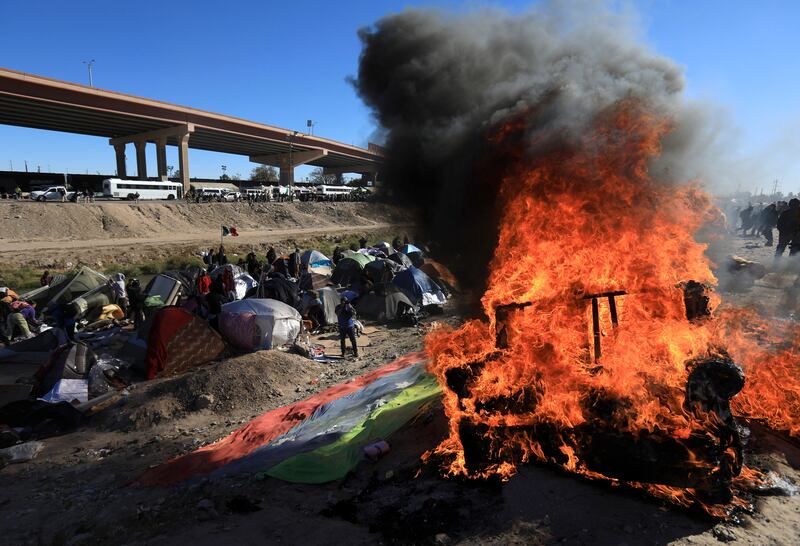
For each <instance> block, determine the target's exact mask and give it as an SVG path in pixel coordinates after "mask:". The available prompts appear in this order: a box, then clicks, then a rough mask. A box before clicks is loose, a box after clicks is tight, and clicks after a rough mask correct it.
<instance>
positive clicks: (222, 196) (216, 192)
mask: <svg viewBox="0 0 800 546" xmlns="http://www.w3.org/2000/svg"><path fill="white" fill-rule="evenodd" d="M198 191H199V193H200V197H202V198H203V199H209V200H212V201H216V200H220V201H236V194H235V193H232V192H229V191H228V190H224V189H221V188H200V189H199V190H198Z"/></svg>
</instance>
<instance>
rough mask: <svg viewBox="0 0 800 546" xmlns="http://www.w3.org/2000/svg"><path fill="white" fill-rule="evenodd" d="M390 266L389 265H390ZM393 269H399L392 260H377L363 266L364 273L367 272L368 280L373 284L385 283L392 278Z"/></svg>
mask: <svg viewBox="0 0 800 546" xmlns="http://www.w3.org/2000/svg"><path fill="white" fill-rule="evenodd" d="M390 264H391V265H390ZM395 267H397V268H398V269H400V268H401V266H400V265H399V264H397V262H393V261H392V260H382V259H380V258H379V259H377V260H375V261H373V262H370V263H368V264H367V265H366V266H364V271H366V272H367V275H369V278H370V279H372V282H374V283H387V282H390V281H391V280H392V278H393V277H394V272H395Z"/></svg>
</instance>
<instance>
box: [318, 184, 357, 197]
mask: <svg viewBox="0 0 800 546" xmlns="http://www.w3.org/2000/svg"><path fill="white" fill-rule="evenodd" d="M352 191H353V188H351V187H350V186H329V185H326V184H321V185H319V186H315V187H314V193H315V194H316V195H318V196H319V195H350V192H352Z"/></svg>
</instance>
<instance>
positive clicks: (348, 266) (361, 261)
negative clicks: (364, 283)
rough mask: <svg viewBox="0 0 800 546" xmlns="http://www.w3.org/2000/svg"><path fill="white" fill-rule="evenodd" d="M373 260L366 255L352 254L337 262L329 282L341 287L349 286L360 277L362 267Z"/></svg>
mask: <svg viewBox="0 0 800 546" xmlns="http://www.w3.org/2000/svg"><path fill="white" fill-rule="evenodd" d="M374 259H375V258H373V257H372V256H369V255H367V254H359V253H357V252H356V253H353V254H350V255H349V256H347V257H346V258H342V259H341V260H339V263H338V264H336V269H334V271H333V275H332V276H331V281H332V282H333V283H334V284H338V285H341V286H349V285H351V284H353V283H354V282H356V281H357V280H358V279H359V277H361V272H362V271H363V270H364V266H365V265H367V264H368V263H370V262H371V261H373V260H374Z"/></svg>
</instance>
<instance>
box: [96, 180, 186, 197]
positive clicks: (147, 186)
mask: <svg viewBox="0 0 800 546" xmlns="http://www.w3.org/2000/svg"><path fill="white" fill-rule="evenodd" d="M137 193H138V194H139V199H168V200H170V201H171V200H173V199H180V198H181V195H183V186H182V185H181V184H178V183H177V182H153V181H150V180H122V179H121V178H106V179H105V180H103V196H104V197H112V198H117V199H128V200H133V199H135V198H136V194H137Z"/></svg>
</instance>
